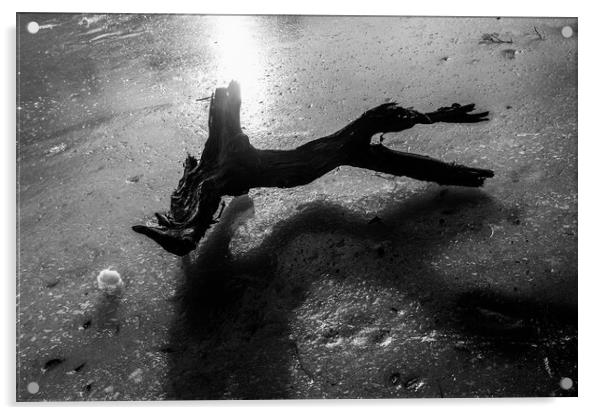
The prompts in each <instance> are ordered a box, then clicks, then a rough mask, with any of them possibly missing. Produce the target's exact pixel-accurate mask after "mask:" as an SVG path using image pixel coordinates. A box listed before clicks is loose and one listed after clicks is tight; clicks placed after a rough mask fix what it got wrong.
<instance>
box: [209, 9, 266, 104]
mask: <svg viewBox="0 0 602 415" xmlns="http://www.w3.org/2000/svg"><path fill="white" fill-rule="evenodd" d="M214 25H215V26H214V34H215V38H216V40H217V44H216V46H217V47H216V52H215V53H216V56H215V57H216V61H217V71H218V72H217V73H218V75H219V78H220V81H221V82H220V83H221V84H223V85H227V83H228V82H230V81H231V80H236V81H238V82H239V83H240V85H241V89H242V94H243V100H244V101H245V103H247V104H250V103H255V102H257V101H258V100H259V94H260V93H261V79H262V78H263V71H264V67H263V62H262V61H263V59H262V50H261V49H260V47H259V45H258V44H257V39H256V32H255V25H254V22H253V20H252V18H250V17H247V16H219V17H216V18H215V20H214Z"/></svg>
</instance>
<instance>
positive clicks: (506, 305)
mask: <svg viewBox="0 0 602 415" xmlns="http://www.w3.org/2000/svg"><path fill="white" fill-rule="evenodd" d="M252 209H253V203H252V201H251V200H250V199H249V198H248V197H241V198H237V199H235V200H234V201H233V202H232V203H231V204H230V206H228V208H227V209H226V210H225V211H224V214H223V217H222V219H221V221H220V223H219V224H218V225H216V226H215V228H214V229H213V230H212V231H211V233H210V234H208V235H207V237H206V238H205V240H204V242H203V244H202V246H201V247H200V248H199V250H198V252H197V253H196V256H195V258H194V259H191V258H188V257H187V258H185V259H184V260H183V274H182V281H181V285H180V288H179V292H178V295H177V296H176V301H177V313H176V316H175V318H174V321H173V324H172V327H171V335H170V337H171V338H170V341H171V344H170V346H169V350H167V351H168V352H169V356H170V357H169V359H170V360H169V361H170V369H169V375H168V376H169V385H168V391H167V393H168V398H169V399H269V398H287V397H294V396H295V395H293V394H292V393H291V390H292V386H291V380H290V370H291V367H292V366H293V365H294V364H295V361H296V360H295V356H296V358H297V359H298V353H299V351H298V350H297V346H296V343H295V342H294V341H293V340H292V339H291V338H290V336H289V334H290V328H289V326H290V321H289V320H290V315H291V312H292V311H293V310H294V309H295V308H297V307H298V306H299V305H301V304H302V303H303V300H304V299H305V297H306V295H307V289H308V286H307V284H308V282H307V281H297V282H295V283H294V286H292V287H291V286H287V287H284V288H283V287H282V285H283V284H284V283H283V282H282V281H280V280H282V279H283V278H282V276H281V275H279V273H278V271H277V259H278V255H279V252H281V250H282V249H283V248H284V247H286V246H287V244H288V243H290V242H291V241H292V240H293V239H294V238H296V237H298V236H299V235H302V234H308V233H310V234H311V233H321V232H336V233H337V234H344V235H347V236H354V237H357V238H367V239H370V240H374V241H384V240H391V239H393V240H394V241H396V242H395V243H394V246H393V247H390V248H389V249H392V250H395V251H397V252H403V253H404V257H405V258H406V260H405V261H408V262H407V263H405V264H404V266H405V268H406V269H407V270H410V272H407V273H405V274H404V276H402V277H399V278H400V279H399V278H398V279H397V280H392V279H390V278H389V279H388V278H381V277H380V276H377V275H366V278H367V279H368V278H369V279H371V280H373V281H376V284H378V285H382V286H387V285H393V286H396V287H402V290H403V292H404V295H408V296H411V297H412V298H415V299H416V300H417V301H419V302H420V303H421V304H422V305H423V306H424V309H425V310H426V312H427V313H432V314H433V315H437V316H439V317H440V318H437V321H438V323H437V324H439V325H441V326H444V327H445V328H446V329H451V330H455V331H457V332H462V333H465V334H467V335H469V336H476V337H479V338H491V339H494V340H495V341H492V342H490V347H492V348H496V349H497V350H498V351H500V352H502V353H515V352H518V353H520V352H521V350H522V349H521V346H520V345H521V344H524V343H526V342H532V341H536V340H537V339H539V338H541V337H542V336H545V335H547V333H542V332H541V327H544V328H545V327H548V328H549V330H552V331H553V330H555V327H558V325H566V324H568V325H574V324H576V323H575V322H576V318H574V315H575V313H574V312H573V311H570V310H569V311H570V312H569V313H567V312H566V310H564V309H560V308H558V307H556V306H552V305H549V304H548V305H546V304H539V303H537V302H536V301H527V300H519V299H517V298H511V297H505V296H503V295H500V294H496V293H494V292H492V291H491V290H483V291H472V292H462V290H460V289H454V287H450V286H449V285H444V284H441V281H440V276H439V275H437V273H436V272H433V271H432V270H430V271H428V270H426V269H427V268H428V267H427V266H425V264H426V263H427V262H428V261H430V258H431V257H430V253H431V251H433V250H437V249H439V248H441V247H444V246H445V245H446V244H448V243H449V241H451V240H453V238H455V237H457V236H458V235H459V234H464V233H469V234H472V233H478V232H480V231H481V230H482V228H483V226H484V223H496V222H503V221H510V220H512V218H513V217H515V216H516V215H517V214H518V212H516V211H510V210H508V209H506V208H504V207H503V205H501V204H500V203H498V202H496V201H494V200H492V199H490V198H489V197H488V196H486V195H485V194H484V193H482V192H480V191H478V190H473V189H444V190H442V191H441V190H430V191H427V192H426V193H425V194H423V195H420V196H416V197H414V198H412V199H411V200H408V201H406V202H404V203H401V204H398V205H396V206H391V207H389V208H387V209H386V210H383V211H382V213H379V216H380V221H378V222H380V223H374V222H375V221H368V220H366V218H365V217H363V216H360V215H358V214H356V213H354V212H352V211H349V210H346V209H343V208H341V207H339V206H336V205H333V204H329V203H320V202H315V203H311V204H308V205H306V206H302V207H300V209H299V210H300V212H299V213H297V214H295V215H294V216H293V217H291V218H290V219H288V220H286V221H284V222H282V223H280V224H279V225H277V226H276V227H275V229H274V231H273V232H272V234H271V235H270V236H268V237H267V238H266V239H265V240H264V241H263V243H262V244H261V245H260V246H259V247H258V248H256V249H254V250H252V251H250V252H248V253H247V254H245V255H244V257H243V258H241V259H237V260H233V259H232V258H231V257H230V256H229V243H230V240H231V238H232V235H233V232H234V230H235V228H236V225H237V223H239V222H240V221H241V220H244V217H245V215H249V213H250V212H251V211H252ZM442 215H443V216H442ZM241 217H242V219H241ZM442 217H444V221H445V226H442V222H441V221H442V220H443V219H440V218H442ZM381 221H382V222H381ZM384 223H386V225H383V224H384ZM378 249H379V248H377V250H376V253H375V255H376V257H377V258H378V256H379V255H380V253H379V252H378ZM325 251H327V248H326V249H325ZM323 255H325V256H326V255H328V252H324V253H323ZM407 258H410V259H407ZM316 260H319V258H317V259H316ZM425 270H426V271H425ZM315 278H320V277H319V276H316V277H315ZM425 293H428V295H427V296H425ZM275 295H276V296H277V297H278V298H277V299H275V297H274V296H275ZM427 297H428V298H427ZM441 310H446V312H444V313H442V312H441ZM542 321H544V322H546V323H550V324H541V322H542ZM511 345H518V346H516V347H518V350H513V348H512V347H510V346H511ZM528 394H533V392H532V391H531V392H529V393H528ZM296 396H298V395H296Z"/></svg>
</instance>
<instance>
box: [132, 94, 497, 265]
mask: <svg viewBox="0 0 602 415" xmlns="http://www.w3.org/2000/svg"><path fill="white" fill-rule="evenodd" d="M240 105H241V99H240V87H239V86H238V84H237V83H236V82H231V83H230V85H229V86H228V88H217V89H216V91H215V94H214V95H213V96H212V97H211V105H210V109H209V137H208V139H207V143H206V144H205V148H204V150H203V153H202V155H201V158H200V159H198V160H197V159H196V158H195V157H193V156H191V155H188V157H187V158H186V161H185V162H184V173H183V176H182V178H181V179H180V182H179V184H178V187H177V189H176V190H175V191H174V192H173V194H172V196H171V209H170V212H169V213H168V214H165V215H164V214H160V213H156V214H155V216H156V219H157V222H158V223H157V224H156V225H150V226H145V225H136V226H133V228H132V229H133V230H134V231H136V232H139V233H141V234H143V235H146V236H148V237H149V238H151V239H153V240H154V241H155V242H157V243H158V244H159V245H161V246H162V247H163V248H164V249H165V250H167V251H169V252H171V253H173V254H176V255H186V254H187V253H189V252H190V251H192V250H194V249H195V248H196V246H197V243H198V242H199V241H200V240H201V238H202V237H203V236H204V235H205V232H206V231H207V229H208V228H209V227H210V226H211V225H212V224H214V223H216V221H217V218H216V217H215V216H216V212H217V210H218V209H219V206H220V202H221V200H222V197H223V196H238V195H242V194H245V193H247V192H248V191H249V189H251V188H255V187H281V188H288V187H295V186H302V185H304V184H307V183H310V182H312V181H313V180H315V179H317V178H319V177H321V176H322V175H324V174H326V173H328V172H329V171H331V170H333V169H335V168H336V167H338V166H342V165H347V166H354V167H360V168H364V169H370V170H374V171H378V172H382V173H387V174H392V175H395V176H407V177H411V178H414V179H417V180H424V181H431V182H436V183H439V184H441V185H457V186H471V187H478V186H481V185H482V184H483V182H484V181H485V179H486V178H490V177H493V171H491V170H486V169H478V168H472V167H466V166H462V165H458V164H454V163H446V162H444V161H440V160H436V159H433V158H430V157H426V156H421V155H417V154H411V153H404V152H399V151H394V150H391V149H388V148H387V147H385V146H383V145H382V140H381V143H380V144H371V139H372V137H373V136H374V135H375V134H378V133H381V134H384V133H389V132H397V131H402V130H406V129H408V128H411V127H412V126H414V125H415V124H433V123H436V122H448V123H474V122H480V121H486V120H487V118H486V116H487V115H488V112H481V113H473V114H469V113H470V112H471V111H473V109H474V104H470V105H463V106H462V105H459V104H453V105H452V106H451V107H443V108H439V109H438V110H437V111H434V112H430V113H426V114H422V113H420V112H417V111H414V110H412V109H406V108H402V107H400V106H398V105H397V104H395V103H387V104H383V105H379V106H377V107H375V108H373V109H371V110H369V111H367V112H365V113H364V114H362V116H361V117H359V118H358V119H356V120H355V121H353V122H351V123H350V124H348V125H347V126H346V127H344V128H343V129H341V130H339V131H337V132H335V133H334V134H331V135H329V136H326V137H322V138H318V139H316V140H313V141H310V142H308V143H306V144H304V145H302V146H300V147H297V148H296V149H294V150H287V151H284V150H259V149H256V148H254V147H253V146H252V145H251V144H250V143H249V138H248V137H247V135H245V134H244V133H243V132H242V129H241V126H240ZM222 209H223V205H222ZM220 213H221V211H220ZM217 216H219V214H218V215H217Z"/></svg>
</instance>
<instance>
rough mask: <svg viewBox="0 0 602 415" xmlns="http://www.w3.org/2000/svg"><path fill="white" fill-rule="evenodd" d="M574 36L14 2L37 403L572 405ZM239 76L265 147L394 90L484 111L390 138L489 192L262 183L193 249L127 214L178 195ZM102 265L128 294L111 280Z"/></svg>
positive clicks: (28, 319) (147, 214) (427, 23)
mask: <svg viewBox="0 0 602 415" xmlns="http://www.w3.org/2000/svg"><path fill="white" fill-rule="evenodd" d="M30 21H36V22H37V23H38V24H39V31H38V32H37V33H35V34H31V33H29V32H28V31H27V28H26V25H27V23H29V22H30ZM566 26H570V27H571V28H572V30H573V33H572V34H571V37H568V38H567V37H565V36H563V34H562V28H563V27H566ZM577 29H578V27H577V21H576V20H575V19H523V18H504V17H502V18H495V17H492V18H401V17H379V18H351V17H295V16H286V17H277V16H273V17H247V16H235V17H219V16H186V15H167V16H162V15H149V16H136V15H48V14H45V15H32V14H29V15H28V14H21V15H20V16H19V27H18V28H17V30H18V73H19V79H18V97H17V105H18V108H17V115H18V129H19V131H18V160H17V161H18V180H19V183H18V189H17V191H18V203H19V212H18V220H19V226H18V237H19V246H18V253H19V256H18V261H19V263H18V271H19V280H18V293H17V295H18V297H17V301H18V318H19V320H18V324H17V329H18V333H17V337H18V355H17V398H18V400H23V401H29V400H33V401H36V400H105V399H108V400H122V399H138V400H140V399H144V400H147V399H235V398H246V399H261V398H321V397H324V398H356V397H366V398H379V397H381V398H394V397H400V398H405V397H441V396H445V397H475V396H479V397H485V396H565V395H569V396H575V395H576V394H577V386H578V385H577V321H576V306H577V37H578V33H577V32H578V30H577ZM492 33H497V34H498V36H497V39H498V40H503V41H508V42H509V41H510V40H511V41H512V43H497V42H495V39H496V37H495V36H494V37H493V38H492V37H489V38H487V37H486V38H485V39H489V41H486V40H485V41H484V37H483V35H486V34H492ZM565 34H566V32H565ZM491 39H493V41H491ZM231 79H237V80H238V81H240V83H241V86H242V94H243V104H242V113H241V121H242V125H243V126H244V128H245V130H244V131H245V132H246V133H247V134H248V135H249V137H250V140H251V143H252V144H253V145H254V146H256V147H258V148H274V149H290V148H294V147H295V146H298V145H300V144H303V143H305V142H307V141H309V140H311V139H314V138H317V137H321V136H324V135H327V134H330V133H332V132H334V131H336V130H338V129H339V128H341V127H342V126H344V125H345V124H347V123H348V122H349V121H351V120H353V119H355V118H356V117H358V116H359V115H360V114H361V113H362V112H364V111H365V110H367V109H369V108H371V107H373V106H376V105H378V104H381V103H383V102H388V101H396V102H399V103H400V104H401V105H403V106H406V107H410V106H413V107H414V108H415V109H416V110H419V111H425V112H426V111H433V110H435V109H437V108H438V107H441V106H447V105H451V104H452V103H454V102H459V103H461V104H465V103H472V102H473V103H475V104H476V108H477V110H484V111H490V112H491V116H490V118H491V121H489V122H485V123H480V124H465V125H454V124H437V125H430V126H426V125H421V126H416V127H414V128H412V129H411V130H407V131H405V132H402V133H399V134H387V135H386V137H385V145H387V146H389V147H391V148H394V149H397V150H401V151H411V152H414V153H420V154H425V155H430V156H433V157H437V158H442V159H444V160H447V161H457V162H459V163H462V164H467V165H473V166H475V167H482V168H488V169H492V170H494V171H495V172H496V176H495V178H493V179H490V180H488V181H487V182H486V184H485V186H484V187H483V188H482V189H480V190H474V189H462V188H454V187H440V186H437V185H434V184H428V183H423V182H417V181H414V180H411V179H407V178H398V177H391V176H385V175H380V174H376V173H374V172H371V171H366V170H359V169H354V168H350V167H343V168H340V169H337V170H335V171H333V172H331V173H329V174H327V175H325V176H324V177H322V178H320V179H319V180H316V181H315V182H313V183H311V184H309V185H307V186H303V187H298V188H294V189H254V190H252V191H251V192H250V193H249V197H241V198H238V199H236V200H234V201H233V202H231V204H230V206H229V207H228V208H227V209H226V211H225V212H224V217H223V218H222V220H221V222H220V224H218V225H216V226H215V228H214V229H213V230H212V231H211V232H210V233H208V235H207V236H206V238H205V240H204V242H203V243H202V245H201V246H200V248H199V249H198V251H197V252H195V254H194V255H191V256H190V257H187V258H184V259H181V258H178V257H175V256H173V255H171V254H168V253H167V252H165V251H163V250H162V249H161V248H160V247H159V246H158V245H156V244H155V243H154V242H152V241H151V240H150V239H147V238H145V237H143V236H141V235H138V234H135V233H134V232H132V231H131V226H132V225H134V224H138V223H144V222H145V221H147V220H150V219H151V218H152V214H153V212H155V211H165V210H166V209H167V208H168V206H169V196H170V194H171V192H172V191H173V189H174V188H175V186H176V185H177V182H178V180H179V178H180V175H181V172H182V162H183V160H184V158H185V156H186V153H187V152H190V153H193V154H199V153H200V151H201V150H202V148H203V144H204V140H205V139H206V133H207V115H208V114H207V113H208V108H209V104H208V101H206V100H204V101H203V100H201V101H198V99H200V98H204V97H207V96H209V95H211V93H212V91H213V90H214V89H215V88H216V87H220V86H226V85H227V83H228V82H229V81H230V80H231ZM375 217H378V219H380V220H378V219H376V220H375ZM108 267H111V268H112V269H114V270H117V271H118V272H119V273H120V275H121V277H122V279H123V282H124V287H123V294H122V296H121V297H107V296H105V295H104V294H103V293H102V292H101V291H100V290H99V289H98V287H97V281H96V277H97V275H98V273H99V272H100V271H101V270H103V269H106V268H108ZM564 377H569V378H571V379H572V380H573V381H574V384H573V387H572V388H571V389H569V390H564V389H562V388H561V387H560V386H559V382H560V380H561V378H564ZM34 383H35V385H37V386H38V389H36V387H35V385H34ZM28 386H29V388H28ZM28 389H29V390H28ZM34 391H35V392H36V393H32V392H34Z"/></svg>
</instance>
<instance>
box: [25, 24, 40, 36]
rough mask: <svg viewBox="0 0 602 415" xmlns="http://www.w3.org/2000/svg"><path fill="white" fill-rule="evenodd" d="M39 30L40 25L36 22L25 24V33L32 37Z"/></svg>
mask: <svg viewBox="0 0 602 415" xmlns="http://www.w3.org/2000/svg"><path fill="white" fill-rule="evenodd" d="M39 30H40V25H39V24H38V22H29V23H27V31H28V32H29V33H31V34H32V35H35V34H36V33H38V31H39Z"/></svg>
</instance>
